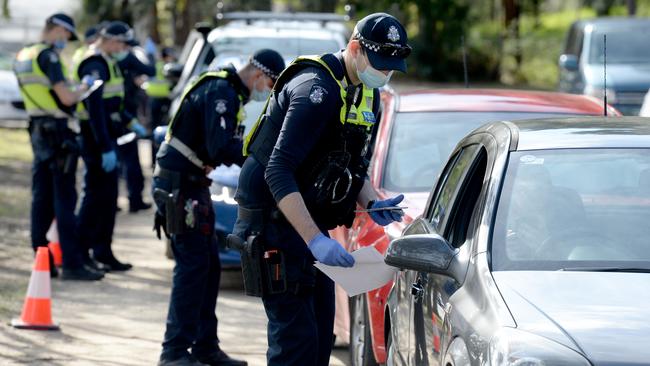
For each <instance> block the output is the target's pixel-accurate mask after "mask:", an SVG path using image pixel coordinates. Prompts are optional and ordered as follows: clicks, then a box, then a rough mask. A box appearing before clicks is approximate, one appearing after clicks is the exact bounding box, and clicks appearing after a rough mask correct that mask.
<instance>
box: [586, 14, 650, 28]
mask: <svg viewBox="0 0 650 366" xmlns="http://www.w3.org/2000/svg"><path fill="white" fill-rule="evenodd" d="M574 24H575V26H577V27H581V28H584V27H587V26H593V27H594V28H595V29H608V28H617V29H619V28H618V27H621V26H630V25H643V24H650V18H630V17H603V18H592V19H581V20H578V21H576V22H575V23H574Z"/></svg>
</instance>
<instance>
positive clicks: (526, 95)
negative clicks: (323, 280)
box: [331, 89, 620, 366]
mask: <svg viewBox="0 0 650 366" xmlns="http://www.w3.org/2000/svg"><path fill="white" fill-rule="evenodd" d="M382 107H383V110H382V115H381V116H380V117H379V120H380V121H381V122H380V123H381V124H380V127H379V131H378V133H377V139H376V142H375V147H374V154H373V157H372V162H371V165H370V172H369V175H370V181H371V183H372V185H373V187H374V189H375V191H376V192H377V195H378V196H379V197H380V198H381V199H384V198H389V197H392V196H394V195H396V194H398V193H404V195H405V199H404V202H402V204H401V205H402V206H406V207H408V209H406V210H405V211H406V214H405V216H404V220H403V222H400V223H393V224H391V225H388V226H386V227H381V226H379V225H377V224H375V222H374V221H372V219H371V218H370V217H369V216H368V214H366V213H360V214H357V217H356V218H355V220H354V223H353V224H352V227H351V228H350V229H346V228H344V227H339V228H337V229H335V230H332V231H331V235H332V237H333V238H335V239H336V240H338V241H339V242H340V243H342V244H343V245H344V246H346V247H347V248H348V250H349V251H354V250H356V249H359V248H360V247H364V246H370V245H372V246H375V248H376V249H377V250H378V251H379V252H380V253H382V254H384V253H385V251H386V248H387V246H388V243H389V242H390V241H391V239H393V238H396V237H398V236H400V234H401V231H402V229H403V228H404V227H405V226H406V224H408V223H410V222H411V221H413V219H414V218H416V217H417V216H419V215H421V214H422V213H423V212H422V211H423V209H424V207H425V205H426V200H427V197H428V195H429V191H430V190H431V186H432V185H433V183H434V181H435V179H436V177H437V175H438V172H439V169H440V168H441V167H442V164H444V162H445V161H446V160H447V157H448V155H449V154H450V153H451V151H452V150H453V148H454V147H455V145H456V143H457V142H458V141H459V140H460V139H461V138H462V137H463V136H465V135H466V134H467V133H468V132H470V131H471V130H473V129H475V128H477V127H478V126H480V125H483V124H485V123H487V122H493V121H497V120H516V119H532V118H545V117H557V116H567V115H601V114H603V104H602V102H601V101H600V100H597V99H595V98H593V97H587V96H580V95H573V94H562V93H550V92H535V91H522V90H504V89H494V90H488V89H485V90H481V89H440V90H424V91H415V92H409V93H403V94H396V93H394V92H393V91H386V92H384V93H382ZM608 113H609V114H610V115H620V114H619V113H618V111H616V110H615V109H613V108H611V107H609V109H608ZM423 157H426V158H423ZM432 162H433V163H432ZM392 285H393V283H392V281H391V282H390V283H388V284H386V285H385V286H383V287H381V288H378V289H376V290H373V291H370V292H368V293H366V294H363V295H359V296H356V297H354V298H348V296H347V294H345V292H344V291H343V290H342V289H341V288H340V287H337V308H336V312H337V315H336V322H335V326H334V334H335V335H336V337H337V339H339V340H342V341H343V342H345V341H346V340H349V341H350V357H351V361H352V364H353V365H355V366H367V365H376V364H382V363H385V362H386V342H385V333H384V309H385V304H386V299H387V296H388V293H389V291H390V289H391V286H392Z"/></svg>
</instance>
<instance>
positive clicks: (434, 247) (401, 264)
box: [384, 234, 460, 281]
mask: <svg viewBox="0 0 650 366" xmlns="http://www.w3.org/2000/svg"><path fill="white" fill-rule="evenodd" d="M458 253H459V251H458V250H456V249H454V248H453V247H452V246H451V245H449V243H448V242H447V240H446V239H445V238H443V237H442V236H440V235H438V234H416V235H407V236H404V237H401V238H398V239H395V240H393V241H392V242H391V243H390V245H389V246H388V250H387V251H386V257H385V258H384V262H386V264H388V265H389V266H393V267H397V268H402V269H409V270H413V271H418V272H427V273H437V274H442V275H446V276H450V277H452V278H454V279H456V280H457V281H459V280H460V276H459V273H457V272H458V271H457V270H456V267H457V266H456V265H454V259H455V257H456V255H457V254H458Z"/></svg>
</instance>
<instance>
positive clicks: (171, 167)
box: [153, 50, 284, 365]
mask: <svg viewBox="0 0 650 366" xmlns="http://www.w3.org/2000/svg"><path fill="white" fill-rule="evenodd" d="M283 69H284V60H283V59H282V57H281V56H280V55H279V54H278V53H277V52H275V51H272V50H261V51H258V52H256V53H255V54H254V55H253V56H252V57H251V58H250V61H249V63H248V64H246V65H245V66H244V67H243V68H242V69H241V70H239V71H236V70H235V68H234V67H233V66H232V65H230V66H228V67H225V68H223V69H221V70H218V71H208V72H205V73H203V74H201V75H200V76H199V77H198V78H197V79H196V80H195V81H194V82H192V84H190V85H189V86H188V87H187V88H186V89H185V92H184V94H183V96H182V97H181V104H180V107H179V109H178V111H177V112H176V114H175V115H174V117H173V118H172V120H171V122H170V124H169V128H168V132H167V136H166V137H165V142H164V143H163V144H162V146H161V147H160V150H159V151H158V154H157V162H156V168H155V171H154V184H153V186H154V200H155V202H156V205H157V208H158V212H157V213H156V222H155V228H156V229H157V231H158V237H159V238H160V230H161V228H162V229H164V230H165V232H166V233H167V234H169V235H171V241H172V250H173V252H174V258H175V259H176V267H175V268H174V277H173V283H172V293H171V300H170V303H169V313H168V315H167V329H166V332H165V340H164V342H163V350H162V354H161V356H160V363H159V364H160V365H199V364H201V363H203V364H208V365H246V364H247V363H246V362H245V361H238V360H234V359H232V358H230V357H229V356H228V355H226V354H225V353H224V352H223V351H222V350H221V349H220V348H219V339H218V338H217V318H216V315H215V306H216V302H217V295H218V291H219V281H220V272H221V265H220V262H219V248H218V243H217V241H216V237H215V233H214V212H213V209H212V201H211V199H210V191H209V189H208V188H209V186H210V184H211V180H210V179H208V178H206V173H208V172H210V171H211V170H212V169H213V168H214V167H216V166H218V165H220V164H226V165H230V164H233V163H235V164H239V165H241V164H242V162H243V156H242V154H241V151H242V150H241V149H242V136H241V135H242V133H241V128H240V127H239V126H240V122H241V121H242V120H243V118H244V109H243V106H244V104H245V103H247V102H248V101H249V100H256V101H263V100H265V99H266V98H267V97H268V95H269V93H270V91H271V88H272V87H273V84H274V82H275V79H276V78H277V77H278V75H279V74H280V72H281V71H282V70H283ZM189 348H191V354H190V353H189V352H188V349H189ZM197 360H198V362H200V363H197Z"/></svg>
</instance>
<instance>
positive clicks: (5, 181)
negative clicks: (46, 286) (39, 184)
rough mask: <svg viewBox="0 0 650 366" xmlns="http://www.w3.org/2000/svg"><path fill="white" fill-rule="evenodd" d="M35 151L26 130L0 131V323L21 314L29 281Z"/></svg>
mask: <svg viewBox="0 0 650 366" xmlns="http://www.w3.org/2000/svg"><path fill="white" fill-rule="evenodd" d="M31 161H32V150H31V145H30V143H29V135H28V133H27V131H25V130H24V129H20V130H18V129H0V177H1V179H0V319H1V320H0V321H3V322H4V321H7V320H9V318H11V317H15V316H18V315H19V314H20V308H21V306H22V303H23V298H24V296H25V290H26V288H27V283H28V281H29V271H30V263H31V261H32V251H31V249H30V244H29V206H30V202H31V191H30V181H31V175H30V166H31V164H30V163H31Z"/></svg>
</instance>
